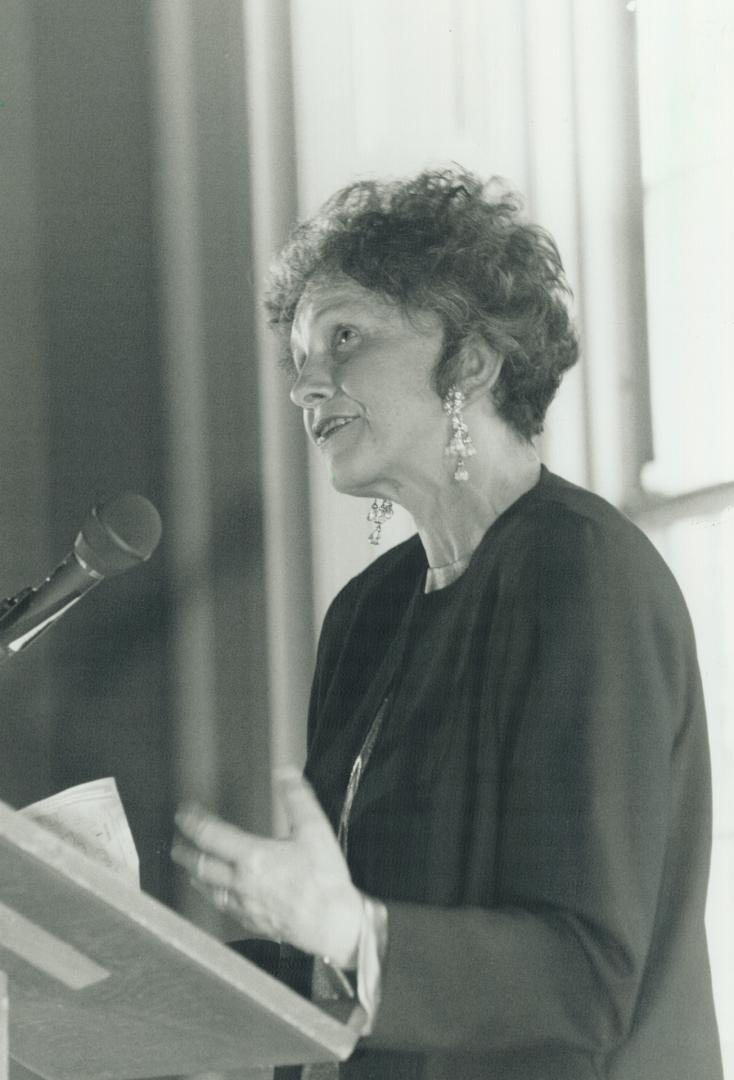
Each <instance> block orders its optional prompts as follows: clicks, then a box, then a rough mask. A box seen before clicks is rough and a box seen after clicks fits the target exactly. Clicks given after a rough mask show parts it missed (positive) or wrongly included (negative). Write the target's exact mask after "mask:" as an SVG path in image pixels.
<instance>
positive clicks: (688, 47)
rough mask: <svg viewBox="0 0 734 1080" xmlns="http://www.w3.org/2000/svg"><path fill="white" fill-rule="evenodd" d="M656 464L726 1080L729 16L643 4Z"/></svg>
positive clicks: (684, 0) (723, 5)
mask: <svg viewBox="0 0 734 1080" xmlns="http://www.w3.org/2000/svg"><path fill="white" fill-rule="evenodd" d="M636 13H637V14H636V17H637V59H638V85H639V100H640V142H641V160H642V180H643V189H644V200H643V216H644V237H645V274H646V294H647V330H648V352H649V380H650V419H651V435H652V447H653V460H652V461H651V462H649V463H648V464H647V465H646V466H645V468H644V469H643V472H642V483H643V490H644V491H645V492H647V495H648V506H647V507H645V505H644V503H643V507H642V509H641V510H640V511H639V512H638V513H637V514H635V516H636V518H637V520H638V522H639V524H640V525H641V526H642V527H643V528H644V529H645V530H646V531H647V532H648V534H649V535H650V537H651V538H652V540H653V541H654V542H655V543H656V544H657V546H658V547H659V549H660V550H661V552H662V554H663V556H664V557H665V559H666V561H667V562H668V563H669V565H670V566H671V568H672V569H673V572H674V573H675V575H676V577H677V578H678V581H679V583H680V585H681V588H682V589H683V592H684V593H685V595H686V598H687V600H688V603H689V607H690V609H691V614H692V617H693V621H694V624H695V627H696V635H697V640H698V649H699V658H700V663H701V670H702V674H703V679H704V687H705V692H706V700H707V707H708V713H709V731H710V740H711V756H712V761H713V780H714V851H713V865H712V874H711V885H710V892H709V909H708V913H707V923H708V932H709V941H710V945H711V958H712V966H713V973H714V984H715V992H716V1001H717V1010H718V1014H719V1028H720V1033H721V1038H722V1043H723V1050H724V1059H725V1071H726V1075H727V1076H729V1075H732V1076H734V919H732V901H734V662H733V661H732V658H733V657H734V423H732V415H731V413H732V406H734V308H733V307H732V296H734V212H733V211H732V195H731V191H732V179H733V175H732V174H733V170H734V127H733V126H732V124H731V121H730V115H729V113H730V109H731V106H732V104H734V47H733V42H734V12H732V7H731V3H730V0H707V2H706V3H705V4H702V3H700V0H675V2H674V3H673V4H671V2H670V0H638V3H637V5H636Z"/></svg>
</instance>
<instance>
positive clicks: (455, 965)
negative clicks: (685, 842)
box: [371, 514, 691, 1053]
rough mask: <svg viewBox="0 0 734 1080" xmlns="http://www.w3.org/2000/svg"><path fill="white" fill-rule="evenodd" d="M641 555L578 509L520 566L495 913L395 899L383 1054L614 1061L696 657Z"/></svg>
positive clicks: (640, 965)
mask: <svg viewBox="0 0 734 1080" xmlns="http://www.w3.org/2000/svg"><path fill="white" fill-rule="evenodd" d="M630 528H631V526H630ZM640 550H642V549H640ZM637 556H638V550H637V548H636V547H635V546H634V545H632V549H631V550H628V549H627V546H626V545H625V543H620V540H619V537H610V536H607V535H605V534H604V532H603V531H600V529H599V527H598V526H597V525H595V524H594V523H590V522H588V521H586V520H584V519H578V518H576V517H575V516H572V515H570V514H569V515H568V519H566V517H564V516H563V515H561V517H560V520H559V521H558V522H557V523H556V525H555V527H554V528H553V530H552V534H550V535H548V536H546V537H544V541H543V545H542V548H541V551H540V553H538V554H537V555H536V557H535V558H534V559H533V560H532V564H529V565H527V566H526V567H524V568H523V574H524V575H525V581H526V583H527V581H528V580H532V587H528V588H526V589H525V590H524V597H525V599H524V600H523V601H522V603H524V604H526V610H523V611H522V612H521V613H520V614H521V618H516V619H514V620H513V622H514V624H515V626H517V625H520V626H525V627H526V631H527V632H526V633H525V634H524V636H523V634H522V632H521V633H520V635H519V636H518V638H517V640H516V641H510V642H509V643H508V646H507V653H506V655H507V663H508V664H509V665H512V664H513V663H517V664H522V666H523V668H524V672H523V678H522V679H520V678H518V680H517V682H518V685H523V686H524V691H523V693H522V694H521V695H520V696H519V698H518V700H517V701H516V702H515V704H514V706H513V708H514V715H513V716H510V717H508V718H507V724H508V729H507V730H508V734H507V743H506V750H505V759H504V775H503V781H502V794H503V798H502V810H501V825H500V835H501V846H500V857H499V863H498V866H497V869H496V878H497V880H496V886H497V887H496V893H495V896H496V897H497V898H498V901H497V902H496V903H495V904H493V906H491V907H489V906H488V907H486V908H483V907H475V908H463V909H461V908H458V909H456V908H455V909H440V908H434V907H429V906H421V905H412V904H402V903H388V905H387V908H388V950H387V955H386V958H385V964H384V969H383V982H382V1005H381V1007H380V1010H379V1013H378V1016H377V1020H376V1024H375V1028H374V1033H373V1036H372V1037H371V1042H372V1044H373V1045H377V1046H385V1047H395V1048H401V1049H406V1050H411V1049H412V1050H428V1049H432V1048H433V1049H452V1048H460V1047H471V1048H472V1049H474V1050H482V1049H485V1048H486V1049H487V1050H497V1051H502V1050H512V1049H517V1048H518V1047H521V1046H524V1047H531V1046H533V1045H535V1046H540V1045H547V1046H553V1045H563V1046H567V1047H568V1046H570V1047H574V1048H578V1049H579V1050H581V1051H584V1052H589V1053H604V1052H607V1051H608V1050H609V1049H611V1048H612V1047H613V1046H614V1045H616V1044H617V1043H618V1042H619V1041H620V1040H621V1039H622V1038H624V1036H625V1034H626V1033H627V1032H628V1030H629V1027H630V1024H631V1021H632V1016H633V1012H634V1009H635V1002H636V998H637V994H638V991H639V987H640V982H641V978H642V975H643V970H644V967H645V963H646V957H647V954H648V950H649V947H650V942H651V937H652V934H653V925H654V920H655V914H656V906H657V899H658V894H659V890H660V888H661V880H662V874H663V863H664V858H665V852H666V844H667V843H668V841H669V839H670V837H669V829H670V798H671V790H670V789H671V753H672V745H673V738H674V727H675V718H676V717H679V716H680V714H681V700H682V699H683V698H684V697H685V685H684V684H685V672H686V668H687V667H690V662H691V660H690V649H689V646H688V645H687V640H688V639H687V638H686V631H685V627H686V626H687V623H686V618H687V616H686V615H685V610H684V608H682V602H681V604H680V605H678V606H677V607H676V604H677V601H670V596H671V595H672V594H671V591H670V588H669V586H668V584H667V581H668V579H667V578H666V577H665V575H666V574H667V570H666V568H664V567H663V566H662V564H659V565H660V568H659V570H658V569H657V565H658V564H656V563H655V561H654V559H646V564H645V565H643V564H640V563H639V562H638V560H637ZM643 563H645V560H643ZM670 580H671V584H672V579H670ZM661 582H662V585H661ZM673 588H674V586H673ZM666 589H667V590H668V595H667V599H666ZM488 722H489V721H488ZM481 797H482V796H481V794H480V798H481ZM484 797H486V798H487V799H493V798H494V797H495V794H494V793H492V792H489V791H487V792H485V793H484Z"/></svg>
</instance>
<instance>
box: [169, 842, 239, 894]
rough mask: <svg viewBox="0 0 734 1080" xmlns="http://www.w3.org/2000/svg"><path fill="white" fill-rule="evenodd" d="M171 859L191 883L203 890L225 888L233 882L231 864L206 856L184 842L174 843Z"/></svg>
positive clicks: (203, 852) (215, 857)
mask: <svg viewBox="0 0 734 1080" xmlns="http://www.w3.org/2000/svg"><path fill="white" fill-rule="evenodd" d="M171 858H172V859H173V861H174V862H175V863H177V864H178V865H179V866H181V867H183V869H184V870H186V871H188V874H189V876H190V878H191V881H192V883H198V884H199V885H201V886H202V887H204V888H218V887H225V888H227V887H228V886H231V884H232V882H233V880H234V867H233V866H232V864H231V863H228V862H225V861H224V860H222V859H220V858H218V857H217V856H213V855H208V854H207V853H206V852H205V851H201V850H200V849H199V848H197V847H194V845H193V844H188V843H186V842H185V841H184V840H177V841H176V842H175V843H174V845H173V847H172V848H171Z"/></svg>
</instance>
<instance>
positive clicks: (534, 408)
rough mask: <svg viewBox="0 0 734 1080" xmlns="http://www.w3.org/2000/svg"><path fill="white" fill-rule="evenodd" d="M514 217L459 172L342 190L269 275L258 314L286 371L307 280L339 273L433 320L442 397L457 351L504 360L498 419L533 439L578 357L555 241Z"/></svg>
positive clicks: (503, 196) (511, 207)
mask: <svg viewBox="0 0 734 1080" xmlns="http://www.w3.org/2000/svg"><path fill="white" fill-rule="evenodd" d="M521 209H522V201H521V198H520V197H519V196H518V195H516V194H515V193H513V192H511V191H509V190H508V189H507V188H505V187H504V186H502V185H501V184H500V182H499V181H497V180H492V181H490V182H489V183H488V184H485V183H484V182H483V181H481V180H480V179H479V178H478V177H476V176H475V175H473V174H472V173H468V172H464V171H461V170H459V169H446V170H441V171H426V172H422V173H420V174H419V175H418V176H417V177H415V178H414V179H410V180H405V181H390V182H379V181H372V180H362V181H358V182H356V183H353V184H351V185H350V186H349V187H346V188H344V189H343V190H341V191H338V192H337V193H336V194H335V195H333V196H332V197H331V198H330V199H329V200H328V202H327V203H325V205H324V206H323V207H322V209H321V210H320V211H319V212H318V213H317V214H316V215H315V216H314V217H313V218H311V219H310V220H308V221H306V222H304V223H303V224H301V225H299V226H297V227H296V229H295V230H294V231H293V233H292V234H291V237H290V239H289V240H288V242H287V243H286V245H285V247H284V249H283V250H282V252H281V253H280V256H279V258H278V260H277V261H276V263H275V265H274V266H273V268H272V270H271V275H270V279H269V283H268V288H267V292H266V297H265V308H266V312H267V316H268V322H269V324H270V325H271V327H273V328H274V329H275V330H276V332H278V333H279V334H280V336H281V341H282V345H283V361H284V363H285V365H286V366H287V367H288V368H292V360H291V357H290V351H289V347H288V339H289V336H290V330H291V326H292V323H293V319H294V315H295V311H296V306H297V304H298V301H299V299H300V297H301V295H302V293H303V291H304V289H305V287H306V284H307V283H308V282H309V281H310V280H311V279H312V278H315V277H322V276H325V277H327V278H328V276H329V275H331V274H334V275H337V274H338V275H346V276H347V277H349V278H351V279H352V280H353V281H356V282H357V283H358V284H359V285H361V286H363V287H364V288H366V289H370V290H371V291H373V292H375V293H377V294H378V295H380V296H381V297H382V298H384V299H387V300H389V301H392V302H394V303H396V304H397V305H399V307H400V308H401V309H402V310H403V311H404V312H405V313H406V314H407V315H410V314H411V313H416V312H420V311H425V310H429V311H433V312H435V313H436V314H438V315H439V317H440V318H441V320H442V323H443V330H444V340H443V347H442V351H441V356H440V357H439V360H438V363H437V365H436V369H435V371H434V373H433V385H434V388H435V390H436V392H437V393H438V394H439V395H440V396H442V397H443V395H444V394H445V393H446V391H447V390H448V388H449V386H450V385H451V383H452V382H454V381H456V378H457V374H458V373H457V371H456V357H457V355H458V351H459V349H460V347H461V345H462V343H463V342H464V341H466V340H467V338H469V337H470V336H474V335H479V336H480V337H481V338H483V339H484V341H485V342H486V343H487V344H488V345H489V346H490V347H491V348H492V349H494V350H495V351H496V352H497V353H498V354H499V355H500V356H501V357H502V361H503V362H502V367H501V371H500V374H499V376H498V379H497V381H496V382H495V384H494V387H493V389H492V397H493V400H494V403H495V407H496V409H497V411H498V414H499V415H500V416H501V417H502V418H503V419H504V420H505V421H506V422H507V423H508V424H509V425H510V426H511V427H512V428H513V429H514V430H515V431H516V432H518V433H519V434H520V435H521V436H522V437H524V438H525V439H531V438H532V437H533V436H534V435H537V434H538V433H539V432H540V431H542V429H543V420H544V417H545V413H546V410H547V408H548V406H549V404H550V402H551V401H552V399H553V396H554V394H555V392H556V390H557V389H558V386H559V384H560V381H561V377H562V375H563V373H564V371H566V370H567V369H568V368H569V367H571V365H572V364H573V363H574V362H575V361H576V359H577V357H578V339H577V336H576V333H575V330H574V327H573V324H572V321H571V318H570V315H569V311H568V308H567V306H566V302H565V297H566V294H569V295H570V289H569V287H568V285H567V283H566V280H565V276H564V272H563V265H562V263H561V258H560V255H559V253H558V249H557V247H556V245H555V242H554V241H553V239H552V237H551V236H550V235H549V234H548V233H547V232H546V231H545V230H544V229H542V228H540V227H539V226H537V225H534V224H531V223H529V222H528V221H527V220H525V219H524V218H523V217H522V215H521Z"/></svg>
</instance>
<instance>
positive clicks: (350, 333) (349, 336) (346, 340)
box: [334, 326, 357, 348]
mask: <svg viewBox="0 0 734 1080" xmlns="http://www.w3.org/2000/svg"><path fill="white" fill-rule="evenodd" d="M356 336H357V332H356V330H352V329H351V327H349V326H340V327H339V329H338V330H337V331H336V333H335V334H334V344H335V345H336V347H337V348H338V347H339V346H341V345H350V344H351V343H352V341H354V339H355V338H356Z"/></svg>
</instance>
